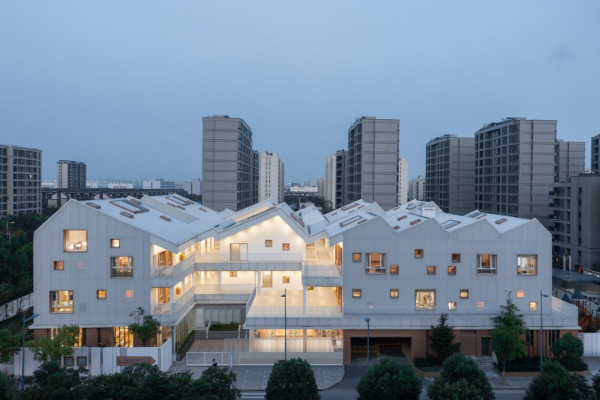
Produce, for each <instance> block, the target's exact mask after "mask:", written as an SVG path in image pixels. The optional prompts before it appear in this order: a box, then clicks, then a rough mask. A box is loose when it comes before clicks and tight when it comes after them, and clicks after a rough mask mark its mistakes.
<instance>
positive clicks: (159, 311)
mask: <svg viewBox="0 0 600 400" xmlns="http://www.w3.org/2000/svg"><path fill="white" fill-rule="evenodd" d="M152 314H154V315H163V314H171V303H152Z"/></svg>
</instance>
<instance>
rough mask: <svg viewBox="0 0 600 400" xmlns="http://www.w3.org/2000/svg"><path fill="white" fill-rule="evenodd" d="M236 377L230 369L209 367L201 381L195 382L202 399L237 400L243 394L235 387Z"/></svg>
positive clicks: (203, 372)
mask: <svg viewBox="0 0 600 400" xmlns="http://www.w3.org/2000/svg"><path fill="white" fill-rule="evenodd" d="M235 382H236V375H235V373H234V372H233V371H229V369H227V368H226V367H225V368H219V367H214V366H211V367H208V368H207V369H205V370H204V371H202V376H201V377H200V379H198V380H197V381H195V382H194V386H195V388H196V391H195V392H196V393H198V395H200V396H201V398H202V399H212V398H214V399H218V400H235V399H236V398H238V397H240V396H241V395H242V393H241V392H240V391H239V389H238V388H236V387H235Z"/></svg>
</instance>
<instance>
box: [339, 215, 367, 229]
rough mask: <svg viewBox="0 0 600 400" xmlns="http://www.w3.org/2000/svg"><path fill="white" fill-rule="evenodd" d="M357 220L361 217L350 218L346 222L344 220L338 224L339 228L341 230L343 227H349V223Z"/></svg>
mask: <svg viewBox="0 0 600 400" xmlns="http://www.w3.org/2000/svg"><path fill="white" fill-rule="evenodd" d="M359 219H362V217H361V216H360V215H357V216H354V217H352V218H350V219H347V220H345V221H343V222H340V226H341V227H342V228H343V227H344V226H346V225H350V224H351V223H353V222H356V221H358V220H359Z"/></svg>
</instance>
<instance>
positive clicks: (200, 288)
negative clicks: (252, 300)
mask: <svg viewBox="0 0 600 400" xmlns="http://www.w3.org/2000/svg"><path fill="white" fill-rule="evenodd" d="M255 288H256V285H255V284H254V283H248V284H221V285H218V284H217V285H214V284H212V285H199V284H197V285H196V289H195V290H196V294H250V293H252V291H253V290H254V289H255Z"/></svg>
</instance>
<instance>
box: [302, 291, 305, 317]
mask: <svg viewBox="0 0 600 400" xmlns="http://www.w3.org/2000/svg"><path fill="white" fill-rule="evenodd" d="M302 315H304V316H305V317H306V286H302Z"/></svg>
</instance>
